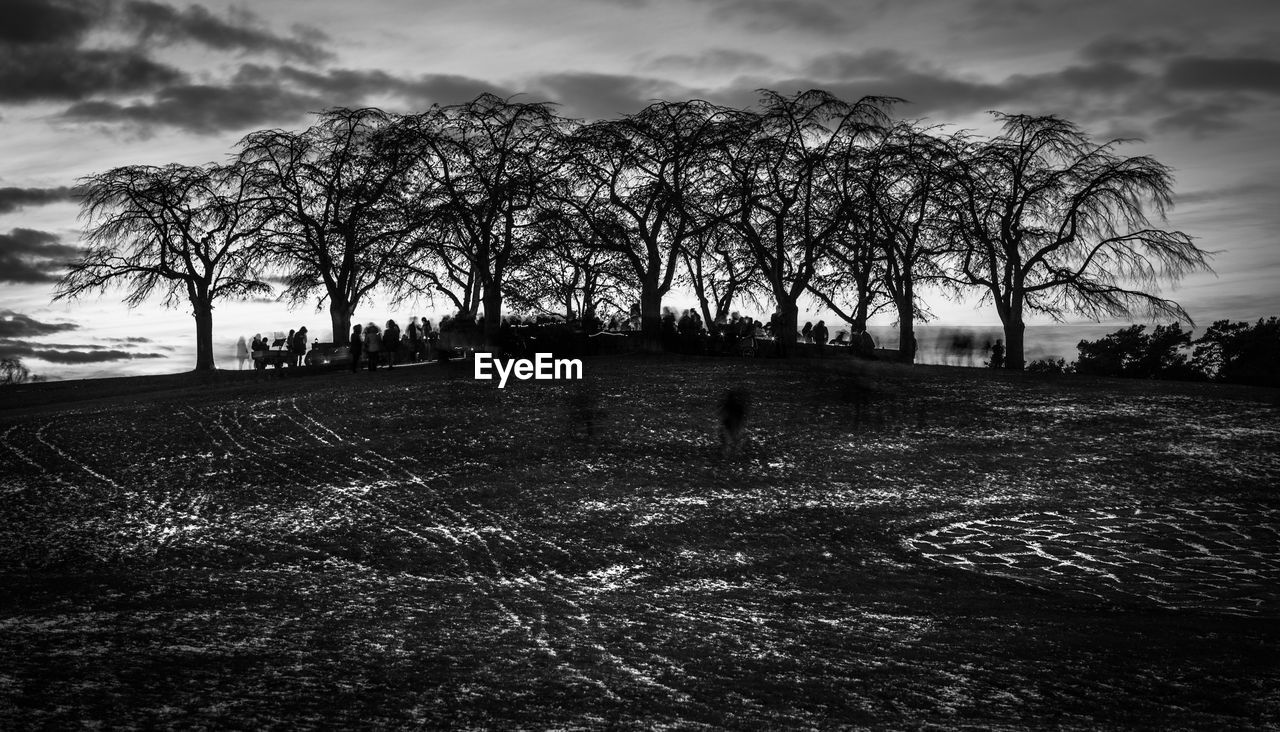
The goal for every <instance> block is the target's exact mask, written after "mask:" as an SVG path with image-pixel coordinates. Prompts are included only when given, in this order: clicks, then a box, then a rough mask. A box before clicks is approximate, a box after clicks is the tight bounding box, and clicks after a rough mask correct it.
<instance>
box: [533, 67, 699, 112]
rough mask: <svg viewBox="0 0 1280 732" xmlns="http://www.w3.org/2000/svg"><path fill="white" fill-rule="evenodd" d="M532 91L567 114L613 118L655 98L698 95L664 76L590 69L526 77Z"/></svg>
mask: <svg viewBox="0 0 1280 732" xmlns="http://www.w3.org/2000/svg"><path fill="white" fill-rule="evenodd" d="M529 85H530V87H531V91H532V93H534V94H535V95H541V96H545V97H549V98H550V99H552V100H553V101H556V102H559V103H560V104H562V105H563V106H564V112H565V114H567V115H568V116H574V117H584V118H587V119H601V118H612V117H617V116H618V115H622V114H629V113H631V112H636V111H639V110H640V109H643V108H644V107H647V106H648V105H649V104H650V103H651V102H653V101H655V100H659V99H661V100H667V101H677V100H681V99H688V98H690V97H691V96H699V95H697V94H694V93H693V90H691V89H689V88H687V87H684V86H681V85H679V84H677V83H675V82H672V81H668V80H665V79H655V78H651V77H644V76H627V75H619V74H597V73H591V72H566V73H560V74H546V75H542V76H538V77H535V78H533V79H530V80H529Z"/></svg>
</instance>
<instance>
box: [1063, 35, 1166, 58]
mask: <svg viewBox="0 0 1280 732" xmlns="http://www.w3.org/2000/svg"><path fill="white" fill-rule="evenodd" d="M1188 48H1189V44H1188V43H1187V42H1186V41H1182V40H1179V39H1175V38H1166V37H1161V36H1154V37H1147V38H1140V37H1135V36H1127V35H1114V36H1103V37H1102V38H1099V39H1097V40H1095V41H1093V42H1092V43H1089V44H1088V45H1086V46H1085V47H1084V48H1082V49H1081V50H1080V56H1081V58H1085V59H1089V60H1092V61H1109V62H1114V63H1128V62H1134V61H1144V60H1151V59H1157V60H1158V59H1164V58H1167V57H1169V56H1174V55H1177V54H1180V53H1183V52H1185V51H1186V50H1187V49H1188Z"/></svg>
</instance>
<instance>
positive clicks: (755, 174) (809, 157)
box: [724, 90, 896, 345]
mask: <svg viewBox="0 0 1280 732" xmlns="http://www.w3.org/2000/svg"><path fill="white" fill-rule="evenodd" d="M894 101H896V100H893V99H889V98H881V97H864V98H862V99H859V100H858V101H857V102H853V103H848V102H845V101H843V100H841V99H838V98H837V97H835V96H833V95H831V94H829V93H827V92H824V91H820V90H809V91H805V92H800V93H797V94H795V95H792V96H783V95H781V94H778V93H777V92H773V91H769V90H762V91H761V105H760V109H759V110H758V111H754V112H751V113H749V114H747V115H744V116H743V118H742V121H741V123H740V124H739V127H738V133H737V134H736V135H735V136H734V138H733V139H732V141H731V143H730V144H729V145H728V146H727V147H726V148H725V150H724V153H725V156H724V160H725V162H724V176H725V178H726V179H727V180H728V181H729V183H728V186H727V187H726V193H727V195H729V196H730V197H731V199H732V200H733V201H734V204H735V205H734V211H735V214H734V216H733V217H732V219H731V220H732V222H733V223H734V226H735V227H736V229H737V231H738V233H739V234H740V235H741V236H742V238H743V240H744V242H745V244H746V247H747V250H748V251H749V252H750V253H751V256H753V257H754V258H755V261H756V264H757V265H758V266H759V268H760V271H761V273H762V276H763V278H764V280H765V282H766V283H767V284H768V286H769V288H770V290H771V292H772V295H773V298H774V301H775V302H776V303H777V305H778V310H779V315H780V317H781V326H782V327H781V337H782V339H783V344H784V345H792V344H794V343H795V339H796V322H797V320H798V314H799V300H800V297H801V296H802V295H803V294H804V293H805V292H806V291H809V290H810V286H811V285H812V284H813V282H814V277H815V275H816V274H817V273H818V271H819V269H820V267H821V265H822V261H823V259H824V257H825V255H826V253H827V252H829V251H830V249H831V246H830V245H831V242H832V240H833V239H834V238H835V237H836V236H838V235H840V234H841V232H842V230H843V229H844V228H845V227H844V225H845V219H846V213H847V212H846V210H845V207H844V205H843V202H842V201H841V199H840V196H839V195H838V190H839V185H838V179H839V177H840V176H841V175H842V174H843V173H844V172H845V170H846V167H847V157H848V156H849V155H851V154H853V151H854V148H855V147H856V146H857V145H858V144H860V143H861V142H862V141H863V140H865V139H867V138H868V136H870V135H872V134H873V133H874V132H876V131H877V130H879V129H881V128H882V127H883V125H884V124H885V123H886V121H887V115H886V114H885V111H884V110H885V108H886V107H887V106H888V105H889V104H891V103H893V102H894Z"/></svg>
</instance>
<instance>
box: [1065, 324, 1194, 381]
mask: <svg viewBox="0 0 1280 732" xmlns="http://www.w3.org/2000/svg"><path fill="white" fill-rule="evenodd" d="M1146 329H1147V326H1145V325H1131V326H1129V327H1128V328H1122V329H1120V330H1118V331H1116V332H1114V333H1110V334H1108V335H1106V336H1105V337H1103V338H1101V339H1099V340H1096V341H1080V342H1079V343H1078V344H1077V345H1076V348H1077V349H1078V350H1079V352H1080V356H1079V358H1077V359H1076V362H1075V365H1074V368H1075V371H1076V373H1078V374H1088V375H1091V376H1124V377H1129V378H1139V379H1183V380H1192V381H1194V380H1200V379H1204V378H1205V375H1204V373H1203V372H1202V371H1200V370H1199V369H1197V368H1196V367H1195V366H1194V365H1193V364H1192V363H1191V362H1190V361H1189V360H1188V358H1187V353H1186V352H1187V350H1188V349H1190V347H1191V332H1190V331H1184V330H1183V329H1182V325H1181V324H1179V323H1171V324H1170V325H1167V326H1166V325H1157V326H1156V327H1155V330H1153V331H1151V333H1150V334H1147V332H1146Z"/></svg>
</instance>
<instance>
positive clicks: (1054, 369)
mask: <svg viewBox="0 0 1280 732" xmlns="http://www.w3.org/2000/svg"><path fill="white" fill-rule="evenodd" d="M1026 370H1027V373H1029V374H1068V373H1071V372H1072V371H1073V369H1072V368H1071V367H1070V366H1068V365H1067V360H1066V359H1064V358H1060V359H1058V360H1056V361H1055V360H1053V359H1051V358H1038V359H1036V360H1034V361H1032V362H1031V363H1029V364H1027V369H1026Z"/></svg>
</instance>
